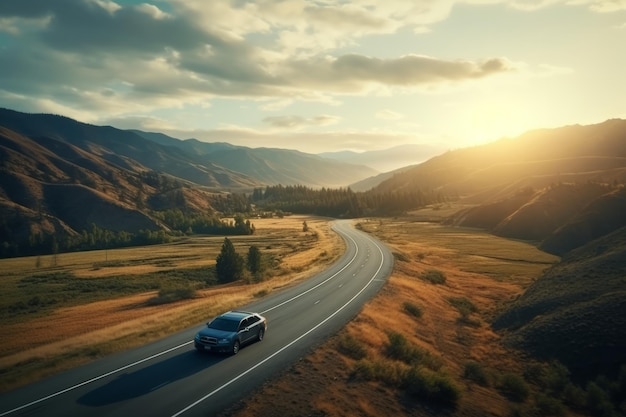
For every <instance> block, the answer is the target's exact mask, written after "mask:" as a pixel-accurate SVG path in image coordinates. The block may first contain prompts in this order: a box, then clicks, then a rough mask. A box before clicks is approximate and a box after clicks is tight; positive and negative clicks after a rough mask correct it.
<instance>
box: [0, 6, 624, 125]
mask: <svg viewBox="0 0 626 417" xmlns="http://www.w3.org/2000/svg"><path fill="white" fill-rule="evenodd" d="M495 1H497V0H494V2H495ZM551 1H552V0H536V1H532V2H528V1H522V0H515V1H513V2H507V3H508V4H511V5H512V6H516V7H526V8H533V7H534V8H537V7H545V6H546V5H547V4H549V3H550V2H551ZM554 1H557V0H554ZM575 1H578V3H577V4H580V5H584V6H585V7H589V8H592V9H594V10H602V11H609V10H617V9H624V8H625V7H626V6H625V2H626V0H613V1H604V0H575ZM469 2H470V3H484V2H485V0H476V1H473V0H469ZM454 4H455V2H454V1H453V0H442V1H437V2H432V1H427V0H386V1H385V2H380V1H376V0H358V1H352V2H348V3H346V2H344V1H339V0H336V1H334V0H325V1H315V2H313V1H307V0H257V1H241V0H230V1H227V0H223V1H222V0H220V1H206V0H170V1H169V2H166V1H159V2H152V3H150V0H146V2H145V3H142V4H139V5H134V4H131V5H128V4H123V2H122V1H121V0H120V1H119V2H113V1H110V0H54V1H51V0H29V1H24V0H1V1H0V32H2V37H0V42H1V43H0V62H2V65H0V80H2V84H0V97H4V98H5V99H6V100H9V98H12V99H11V100H17V101H19V102H20V103H22V105H23V106H24V108H27V109H28V107H30V108H29V109H28V110H31V111H37V110H39V109H40V107H41V106H42V103H50V102H56V103H57V104H58V106H59V108H75V109H77V111H78V110H80V114H85V113H86V112H89V111H93V112H94V113H95V112H103V113H106V115H107V116H106V117H109V118H111V117H116V116H125V115H129V114H140V113H142V112H150V111H153V110H156V109H168V108H182V107H184V106H186V105H193V104H202V103H207V102H209V101H211V100H213V99H214V98H215V97H234V98H242V99H244V98H252V99H254V100H258V101H264V102H265V103H266V104H265V105H264V106H262V108H263V109H264V110H267V111H275V110H277V109H280V108H282V107H286V106H288V105H291V103H294V102H296V101H316V102H323V103H326V104H337V103H339V102H340V101H341V99H342V96H344V95H348V94H360V95H362V94H366V93H371V92H372V91H385V92H387V91H389V90H391V89H400V90H402V91H415V90H419V91H424V90H426V89H428V88H430V87H433V86H441V85H450V84H453V85H456V84H459V83H464V82H471V81H474V80H478V79H483V78H488V77H492V76H497V75H499V74H504V73H511V72H514V71H516V70H517V69H518V65H519V63H517V62H516V63H515V64H513V63H511V62H510V61H509V60H507V59H506V58H504V57H502V56H492V57H489V56H488V57H486V58H485V59H466V58H463V57H459V58H458V59H454V58H449V57H447V58H438V57H435V56H425V55H419V54H418V53H417V52H419V51H416V53H414V54H407V55H403V56H396V57H379V56H368V55H365V54H364V53H347V52H346V51H349V50H350V49H348V48H346V47H347V46H353V45H358V44H359V42H360V41H361V40H362V39H363V38H364V37H365V36H373V35H378V34H393V33H397V32H398V31H400V30H403V29H404V30H407V31H411V32H413V33H424V32H427V31H428V30H429V28H430V27H431V26H432V24H433V23H436V22H439V21H442V20H443V19H445V18H446V17H447V16H448V15H449V14H450V11H451V10H452V9H453V6H454ZM416 36H421V35H416ZM339 48H344V49H339ZM16 97H19V99H16ZM29 100H30V103H28V102H29ZM9 102H10V101H6V103H9ZM3 103H5V101H3ZM46 106H49V105H48V104H46ZM383 117H384V116H383ZM336 122H337V121H336V120H331V119H322V120H315V118H313V119H307V118H300V119H298V118H297V117H295V116H291V118H290V117H282V118H276V119H266V120H265V123H267V124H268V125H270V126H280V125H281V124H283V125H284V126H291V128H299V127H301V126H320V125H321V126H323V125H325V124H324V123H336Z"/></svg>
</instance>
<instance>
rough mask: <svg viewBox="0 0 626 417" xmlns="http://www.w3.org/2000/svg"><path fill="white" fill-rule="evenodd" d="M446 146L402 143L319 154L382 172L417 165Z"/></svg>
mask: <svg viewBox="0 0 626 417" xmlns="http://www.w3.org/2000/svg"><path fill="white" fill-rule="evenodd" d="M446 150H447V149H446V148H445V147H444V146H437V145H400V146H394V147H392V148H389V149H383V150H377V151H365V152H353V151H341V152H324V153H321V154H319V156H321V157H324V158H330V159H335V160H337V161H342V162H347V163H350V164H356V165H367V166H369V167H371V168H374V169H376V170H378V171H380V172H391V171H394V170H396V169H401V168H404V167H406V166H409V165H417V164H420V163H422V162H424V161H427V160H428V159H430V158H432V157H433V156H436V155H439V154H441V153H443V152H445V151H446Z"/></svg>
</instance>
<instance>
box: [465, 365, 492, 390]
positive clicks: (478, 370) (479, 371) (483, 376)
mask: <svg viewBox="0 0 626 417" xmlns="http://www.w3.org/2000/svg"><path fill="white" fill-rule="evenodd" d="M463 377H464V378H466V379H469V380H470V381H474V382H476V383H477V384H478V385H482V386H483V387H488V386H489V377H488V376H487V372H485V368H483V366H482V365H481V364H479V363H478V362H473V361H472V362H466V363H465V366H464V368H463Z"/></svg>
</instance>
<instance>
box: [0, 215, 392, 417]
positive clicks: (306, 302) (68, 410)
mask: <svg viewBox="0 0 626 417" xmlns="http://www.w3.org/2000/svg"><path fill="white" fill-rule="evenodd" d="M333 230H335V231H336V232H337V233H338V234H339V235H340V236H341V237H342V238H343V239H344V240H345V242H346V252H345V253H344V254H343V255H342V257H341V258H340V259H339V260H338V261H337V262H336V263H334V264H333V265H332V266H331V267H330V268H329V269H327V270H326V271H324V272H322V273H320V274H317V275H315V276H314V277H312V278H310V279H308V280H307V281H306V282H304V283H302V284H300V285H297V286H294V287H291V288H289V289H287V290H284V291H281V292H278V293H276V294H270V295H269V296H267V297H265V298H264V299H262V300H259V301H256V302H254V303H252V304H249V305H246V306H241V308H240V309H242V310H250V311H256V312H259V313H261V314H262V315H264V316H265V317H267V320H268V330H267V334H266V336H265V339H264V340H263V341H262V342H257V343H254V344H252V345H249V346H246V347H244V348H243V349H241V351H240V352H239V354H237V355H236V356H221V355H209V354H202V353H199V352H196V351H195V349H194V348H193V341H192V340H193V336H194V334H195V333H196V332H197V331H198V330H199V329H200V328H201V327H202V326H203V324H200V325H198V326H196V327H193V328H189V329H186V330H184V331H181V332H178V333H176V334H174V335H171V336H169V337H167V338H165V339H162V340H160V341H158V342H154V343H151V344H148V345H146V346H142V347H140V348H136V349H132V350H129V351H125V352H121V353H118V354H115V355H111V356H108V357H106V358H104V359H101V360H98V361H95V362H93V363H90V364H88V365H85V366H82V367H79V368H76V369H72V370H70V371H67V372H64V373H61V374H59V375H56V376H54V377H51V378H48V379H45V380H43V381H40V382H37V383H34V384H31V385H28V386H26V387H23V388H20V389H17V390H15V391H12V392H8V393H3V394H0V417H2V416H46V417H53V416H63V417H66V416H89V417H98V416H137V415H142V416H170V417H177V416H185V417H191V416H210V415H215V414H217V413H219V412H220V411H222V410H224V409H225V408H227V407H228V406H230V405H232V404H233V403H234V402H236V401H237V400H240V399H242V398H244V397H245V396H246V395H247V394H249V393H251V392H252V391H253V390H254V389H255V388H257V387H259V386H260V385H261V384H262V383H263V382H265V381H267V380H269V379H270V378H271V377H272V376H274V375H276V373H277V372H279V371H281V370H284V369H286V368H287V367H288V366H289V365H290V364H292V363H294V362H295V361H297V360H298V359H299V358H301V357H303V356H305V355H306V354H307V353H308V352H309V351H310V350H311V349H312V348H314V347H315V346H317V345H318V344H320V343H321V342H322V341H323V340H325V339H326V338H327V337H328V336H330V335H332V334H334V333H336V332H338V331H339V330H340V329H341V328H342V327H343V326H344V325H345V324H346V323H347V322H348V321H350V320H351V319H352V318H353V317H354V316H355V315H356V314H357V313H358V312H359V311H360V309H361V308H362V306H363V304H364V303H365V302H366V301H367V300H368V299H370V298H371V297H373V296H374V294H376V292H377V291H378V290H379V289H380V288H381V287H382V286H383V284H384V282H385V280H386V279H387V277H388V275H389V274H390V273H391V270H392V267H393V257H392V255H391V253H390V252H389V250H388V249H387V248H386V247H385V246H384V245H382V244H381V243H380V242H379V241H377V240H375V239H373V238H372V237H371V236H369V235H367V234H365V233H363V232H360V231H358V230H355V229H354V228H353V227H352V224H351V222H349V221H337V222H335V224H334V225H333ZM208 319H210V317H207V320H208Z"/></svg>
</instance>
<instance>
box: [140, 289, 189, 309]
mask: <svg viewBox="0 0 626 417" xmlns="http://www.w3.org/2000/svg"><path fill="white" fill-rule="evenodd" d="M195 296H196V291H195V290H194V289H193V288H189V287H184V288H165V289H161V290H160V291H159V295H158V296H156V297H153V298H151V299H149V300H148V301H147V304H148V305H151V306H154V305H160V304H167V303H173V302H175V301H180V300H188V299H190V298H194V297H195Z"/></svg>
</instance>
